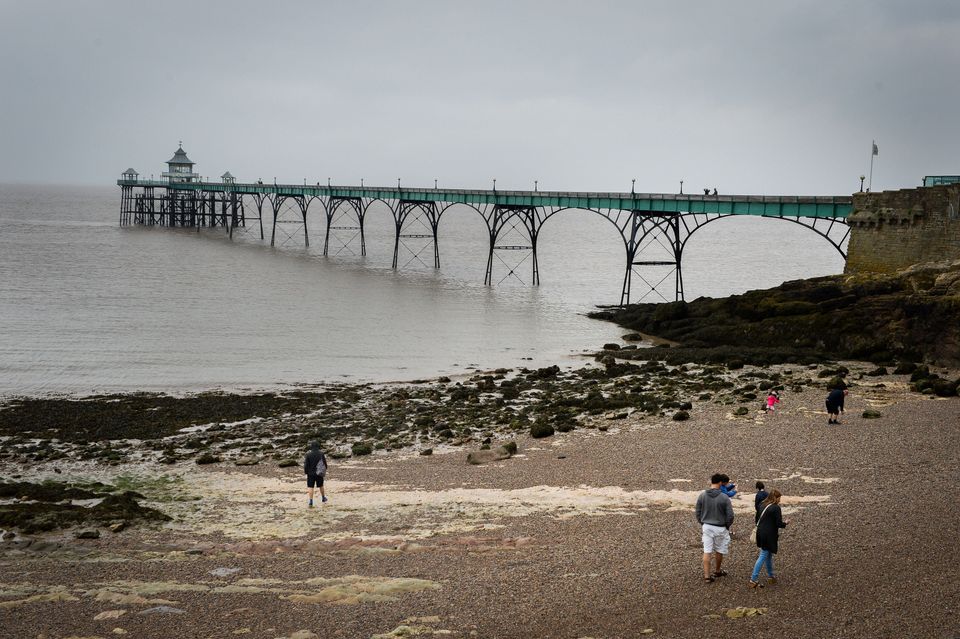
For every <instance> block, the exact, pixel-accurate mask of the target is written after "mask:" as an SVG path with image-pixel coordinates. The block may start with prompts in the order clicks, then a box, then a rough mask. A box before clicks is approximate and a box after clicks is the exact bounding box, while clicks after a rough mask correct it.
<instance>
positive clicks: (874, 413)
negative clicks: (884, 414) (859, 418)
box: [863, 408, 880, 419]
mask: <svg viewBox="0 0 960 639" xmlns="http://www.w3.org/2000/svg"><path fill="white" fill-rule="evenodd" d="M879 417H880V411H878V410H871V409H869V408H868V409H867V410H865V411H863V418H864V419H877V418H879Z"/></svg>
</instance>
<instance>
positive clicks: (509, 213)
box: [483, 204, 549, 286]
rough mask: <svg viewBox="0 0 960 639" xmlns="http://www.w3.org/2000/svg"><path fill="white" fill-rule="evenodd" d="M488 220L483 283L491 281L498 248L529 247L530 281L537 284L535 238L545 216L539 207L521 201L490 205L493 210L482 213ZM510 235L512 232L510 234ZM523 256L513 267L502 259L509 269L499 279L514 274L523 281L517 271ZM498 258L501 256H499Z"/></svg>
mask: <svg viewBox="0 0 960 639" xmlns="http://www.w3.org/2000/svg"><path fill="white" fill-rule="evenodd" d="M484 217H485V219H486V221H487V230H488V231H489V240H490V249H489V252H488V253H487V270H486V274H485V276H484V279H483V283H484V284H486V285H487V286H492V285H493V260H494V257H495V256H496V254H497V253H496V252H497V251H529V252H530V253H529V255H528V257H530V258H531V260H532V265H531V267H532V273H531V283H532V284H533V286H539V285H540V264H539V261H538V259H537V239H538V238H539V236H540V227H541V226H542V225H543V222H544V220H545V219H546V217H549V216H545V215H544V214H543V211H542V209H540V208H538V207H533V206H524V205H501V204H497V205H496V206H494V207H493V211H492V212H491V213H490V215H488V216H484ZM510 236H513V237H512V238H511V237H510ZM505 237H506V239H507V241H510V240H511V239H512V240H513V241H514V242H518V241H519V242H523V241H526V242H528V243H527V244H517V243H513V244H508V243H506V242H503V243H498V242H501V240H503V239H504V238H505ZM526 259H527V258H526V257H524V258H523V259H521V260H520V261H519V262H518V263H517V264H516V265H515V266H513V267H512V268H511V267H510V266H509V264H507V262H505V261H504V265H505V266H507V268H509V269H510V270H509V272H508V273H507V275H506V276H504V277H503V278H502V279H501V280H500V282H502V281H503V280H505V279H507V278H508V277H516V278H517V279H518V280H520V281H521V282H523V280H521V279H520V277H519V275H517V273H516V271H517V269H518V268H519V267H520V265H521V264H523V262H525V261H526ZM501 261H503V260H502V258H501Z"/></svg>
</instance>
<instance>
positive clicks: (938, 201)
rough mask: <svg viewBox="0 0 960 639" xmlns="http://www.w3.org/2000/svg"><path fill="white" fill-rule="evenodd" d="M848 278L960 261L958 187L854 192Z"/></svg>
mask: <svg viewBox="0 0 960 639" xmlns="http://www.w3.org/2000/svg"><path fill="white" fill-rule="evenodd" d="M848 222H849V223H850V226H851V232H850V245H849V247H848V250H847V266H846V268H845V270H844V272H846V273H866V272H872V273H893V272H895V271H898V270H900V269H903V268H906V267H908V266H912V265H914V264H919V263H922V262H939V261H943V260H957V259H960V185H957V184H951V185H945V186H931V187H925V188H917V189H903V190H900V191H883V192H881V193H855V194H854V196H853V212H852V213H851V215H850V217H849V218H848Z"/></svg>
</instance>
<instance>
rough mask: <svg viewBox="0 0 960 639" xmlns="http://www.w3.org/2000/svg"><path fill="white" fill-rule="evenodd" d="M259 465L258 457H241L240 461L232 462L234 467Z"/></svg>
mask: <svg viewBox="0 0 960 639" xmlns="http://www.w3.org/2000/svg"><path fill="white" fill-rule="evenodd" d="M259 463H260V458H259V457H254V456H250V457H241V458H240V459H238V460H236V461H235V462H233V465H234V466H256V465H257V464H259Z"/></svg>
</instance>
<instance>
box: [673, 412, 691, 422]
mask: <svg viewBox="0 0 960 639" xmlns="http://www.w3.org/2000/svg"><path fill="white" fill-rule="evenodd" d="M688 419H690V413H688V412H687V411H685V410H678V411H677V412H675V413H674V414H673V421H675V422H682V421H685V420H688Z"/></svg>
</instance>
